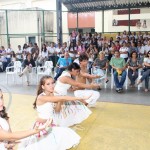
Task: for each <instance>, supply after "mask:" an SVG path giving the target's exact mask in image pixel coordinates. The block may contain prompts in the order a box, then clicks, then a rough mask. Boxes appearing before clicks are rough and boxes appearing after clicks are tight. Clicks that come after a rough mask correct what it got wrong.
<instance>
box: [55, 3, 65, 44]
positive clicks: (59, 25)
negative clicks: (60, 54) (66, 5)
mask: <svg viewBox="0 0 150 150" xmlns="http://www.w3.org/2000/svg"><path fill="white" fill-rule="evenodd" d="M56 11H57V18H56V20H57V39H59V42H60V43H62V42H63V39H62V0H56Z"/></svg>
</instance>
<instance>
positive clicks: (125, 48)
mask: <svg viewBox="0 0 150 150" xmlns="http://www.w3.org/2000/svg"><path fill="white" fill-rule="evenodd" d="M128 51H129V49H128V47H121V48H120V50H119V52H128ZM120 57H121V58H128V53H127V54H120Z"/></svg>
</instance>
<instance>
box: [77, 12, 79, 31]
mask: <svg viewBox="0 0 150 150" xmlns="http://www.w3.org/2000/svg"><path fill="white" fill-rule="evenodd" d="M78 29H79V13H78V12H77V32H78Z"/></svg>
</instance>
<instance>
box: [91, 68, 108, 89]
mask: <svg viewBox="0 0 150 150" xmlns="http://www.w3.org/2000/svg"><path fill="white" fill-rule="evenodd" d="M91 73H92V74H95V75H99V76H101V77H100V78H97V79H95V82H96V83H99V82H100V81H101V80H103V81H104V87H105V88H106V87H107V83H106V81H105V79H106V78H107V69H106V70H102V69H100V68H99V66H93V67H92V68H91Z"/></svg>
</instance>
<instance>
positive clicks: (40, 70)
mask: <svg viewBox="0 0 150 150" xmlns="http://www.w3.org/2000/svg"><path fill="white" fill-rule="evenodd" d="M52 68H53V62H52V61H46V62H45V64H44V66H42V67H37V83H38V81H39V76H40V75H41V76H43V75H51V76H52Z"/></svg>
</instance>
